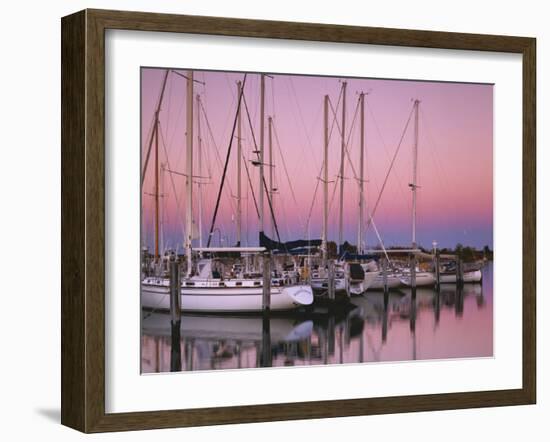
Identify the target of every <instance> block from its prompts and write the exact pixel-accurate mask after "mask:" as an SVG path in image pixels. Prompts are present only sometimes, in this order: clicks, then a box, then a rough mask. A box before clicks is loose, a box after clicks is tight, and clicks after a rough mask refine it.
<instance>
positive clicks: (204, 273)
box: [141, 71, 313, 313]
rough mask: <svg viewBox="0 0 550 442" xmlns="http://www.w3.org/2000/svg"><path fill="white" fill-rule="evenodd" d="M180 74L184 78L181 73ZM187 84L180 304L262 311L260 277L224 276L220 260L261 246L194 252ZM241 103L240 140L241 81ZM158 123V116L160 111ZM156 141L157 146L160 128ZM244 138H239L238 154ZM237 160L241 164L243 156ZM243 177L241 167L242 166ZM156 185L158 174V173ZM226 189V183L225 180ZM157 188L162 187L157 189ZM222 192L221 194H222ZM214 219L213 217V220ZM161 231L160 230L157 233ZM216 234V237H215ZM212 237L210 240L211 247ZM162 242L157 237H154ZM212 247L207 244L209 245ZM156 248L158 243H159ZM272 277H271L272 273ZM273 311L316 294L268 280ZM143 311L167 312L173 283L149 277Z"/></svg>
mask: <svg viewBox="0 0 550 442" xmlns="http://www.w3.org/2000/svg"><path fill="white" fill-rule="evenodd" d="M180 75H181V74H180ZM185 78H186V81H187V112H186V117H187V130H186V174H185V175H186V194H187V198H186V232H185V244H184V245H185V256H186V261H187V265H186V269H187V273H186V275H185V276H184V277H183V278H182V279H181V289H180V293H181V295H180V296H181V299H180V301H181V302H180V305H181V309H182V310H183V311H189V312H214V313H221V312H223V313H226V312H258V311H262V309H263V293H264V282H263V281H264V280H263V274H262V273H259V272H258V273H246V272H243V271H241V272H238V273H235V272H234V271H226V270H225V269H224V268H223V266H221V265H219V261H218V260H216V258H215V256H216V254H222V255H223V254H228V253H233V254H238V255H239V256H241V257H242V256H243V255H247V254H248V255H250V254H252V255H254V254H259V253H263V252H264V251H265V248H263V247H240V241H239V242H238V247H218V248H215V247H209V246H207V247H202V248H201V247H199V248H195V249H193V247H192V239H193V238H192V237H193V234H192V231H193V189H192V186H193V177H194V175H193V82H194V79H193V71H188V72H187V74H186V75H185ZM264 82H265V79H264V75H262V76H261V135H260V152H259V156H260V195H259V200H260V233H263V193H264V191H263V187H264V183H263V145H264V140H263V138H264V134H263V132H264V131H263V127H264V95H265V86H264ZM238 88H239V101H238V107H237V115H236V119H237V120H236V122H235V123H239V135H240V117H241V112H240V111H241V101H242V96H243V93H244V91H243V86H242V84H241V83H240V82H239V83H238ZM163 89H164V87H163ZM156 118H157V121H158V112H157V116H156ZM156 127H157V129H156V130H157V142H158V124H157V125H156ZM232 139H233V137H232ZM240 142H241V137H240V136H239V137H238V143H239V154H240ZM238 161H239V162H240V161H241V156H240V155H239V158H238ZM238 170H239V172H240V166H239V169H238ZM155 176H156V177H157V180H158V175H157V174H155ZM240 184H241V183H240V174H239V182H238V186H239V195H240ZM222 185H223V179H222ZM156 187H158V182H157V184H156ZM220 191H221V189H220ZM240 204H241V199H240V198H239V199H238V205H239V209H238V213H239V219H238V232H239V233H238V238H239V239H240V213H241V210H240ZM214 219H215V218H214ZM156 225H158V211H157V216H156ZM156 232H158V228H157V229H156ZM211 233H212V232H211ZM211 237H212V235H210V237H209V243H210V239H211ZM156 241H158V234H157V236H156ZM208 245H209V244H208ZM155 247H156V248H158V242H155ZM194 252H195V254H196V253H198V254H199V255H203V256H205V255H209V257H204V258H202V259H200V260H199V261H198V262H197V264H196V266H194V265H193V253H194ZM271 275H273V273H271ZM270 279H271V280H270V286H271V287H270V293H269V301H270V309H271V310H275V311H279V310H291V309H296V308H298V307H302V306H307V305H310V304H312V302H313V292H312V289H311V287H310V286H309V285H306V284H295V283H294V281H291V280H290V279H289V278H281V277H275V278H270ZM141 288H142V290H141V297H142V307H146V308H151V309H161V310H165V309H169V308H170V282H169V279H168V278H166V277H161V276H154V275H153V276H147V277H145V278H144V279H143V281H142V284H141Z"/></svg>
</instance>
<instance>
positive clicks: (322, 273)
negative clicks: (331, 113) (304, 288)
mask: <svg viewBox="0 0 550 442" xmlns="http://www.w3.org/2000/svg"><path fill="white" fill-rule="evenodd" d="M342 95H343V102H342V103H343V104H342V109H343V111H342V125H343V127H345V121H346V120H345V118H346V114H345V107H346V82H344V83H343V84H342ZM328 110H329V97H328V95H325V97H324V160H323V179H322V181H323V231H322V244H321V252H322V265H321V266H319V267H318V268H316V269H314V270H313V271H312V272H311V280H310V282H311V287H312V288H313V289H314V290H316V291H321V292H326V291H327V290H328V286H329V269H328V267H329V265H328V259H329V257H328V183H329V180H328V144H329V132H328ZM344 143H345V137H344V130H342V152H343V150H344V149H345V144H344ZM342 155H343V153H342ZM342 164H343V163H342ZM342 167H343V166H342ZM341 197H342V198H343V194H342V195H341ZM341 210H342V209H341ZM340 230H342V226H340ZM341 236H342V235H340V237H341ZM340 239H341V238H340ZM333 276H334V291H335V293H340V294H341V293H347V291H348V284H347V279H346V273H345V268H344V266H343V263H341V262H336V263H335V264H334V275H333Z"/></svg>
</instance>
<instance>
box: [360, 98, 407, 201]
mask: <svg viewBox="0 0 550 442" xmlns="http://www.w3.org/2000/svg"><path fill="white" fill-rule="evenodd" d="M365 101H366V103H367V109H368V111H369V114H370V116H371V118H372V121H373V123H374V127H375V129H376V132H377V133H378V136H379V137H380V141H382V147H383V148H384V153H385V154H386V157H387V158H388V160H391V155H390V153H389V149H388V145H387V144H386V141H385V140H384V137H383V136H382V131H381V130H380V126H379V124H378V120H377V119H376V117H375V116H374V112H373V110H372V107H371V105H370V101H369V100H368V99H367V100H365ZM368 164H369V162H368V160H367V167H368ZM373 177H374V176H373ZM395 177H396V179H397V184H398V189H399V193H400V194H401V197H402V198H403V201H405V200H406V196H405V193H404V192H405V190H404V189H405V188H406V186H405V185H404V184H403V182H402V180H401V178H400V176H399V175H395Z"/></svg>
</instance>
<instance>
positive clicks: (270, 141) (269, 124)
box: [267, 117, 275, 238]
mask: <svg viewBox="0 0 550 442" xmlns="http://www.w3.org/2000/svg"><path fill="white" fill-rule="evenodd" d="M267 124H268V125H267V128H268V134H269V137H268V138H269V203H270V205H271V210H272V211H273V212H275V208H274V201H273V138H272V134H271V132H272V126H273V119H272V117H268V119H267ZM270 219H271V237H272V238H274V237H275V223H274V221H273V217H270Z"/></svg>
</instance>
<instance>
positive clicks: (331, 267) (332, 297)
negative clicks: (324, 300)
mask: <svg viewBox="0 0 550 442" xmlns="http://www.w3.org/2000/svg"><path fill="white" fill-rule="evenodd" d="M327 288H328V299H330V300H331V301H334V300H335V299H336V294H335V287H334V261H332V260H329V262H328V279H327Z"/></svg>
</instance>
